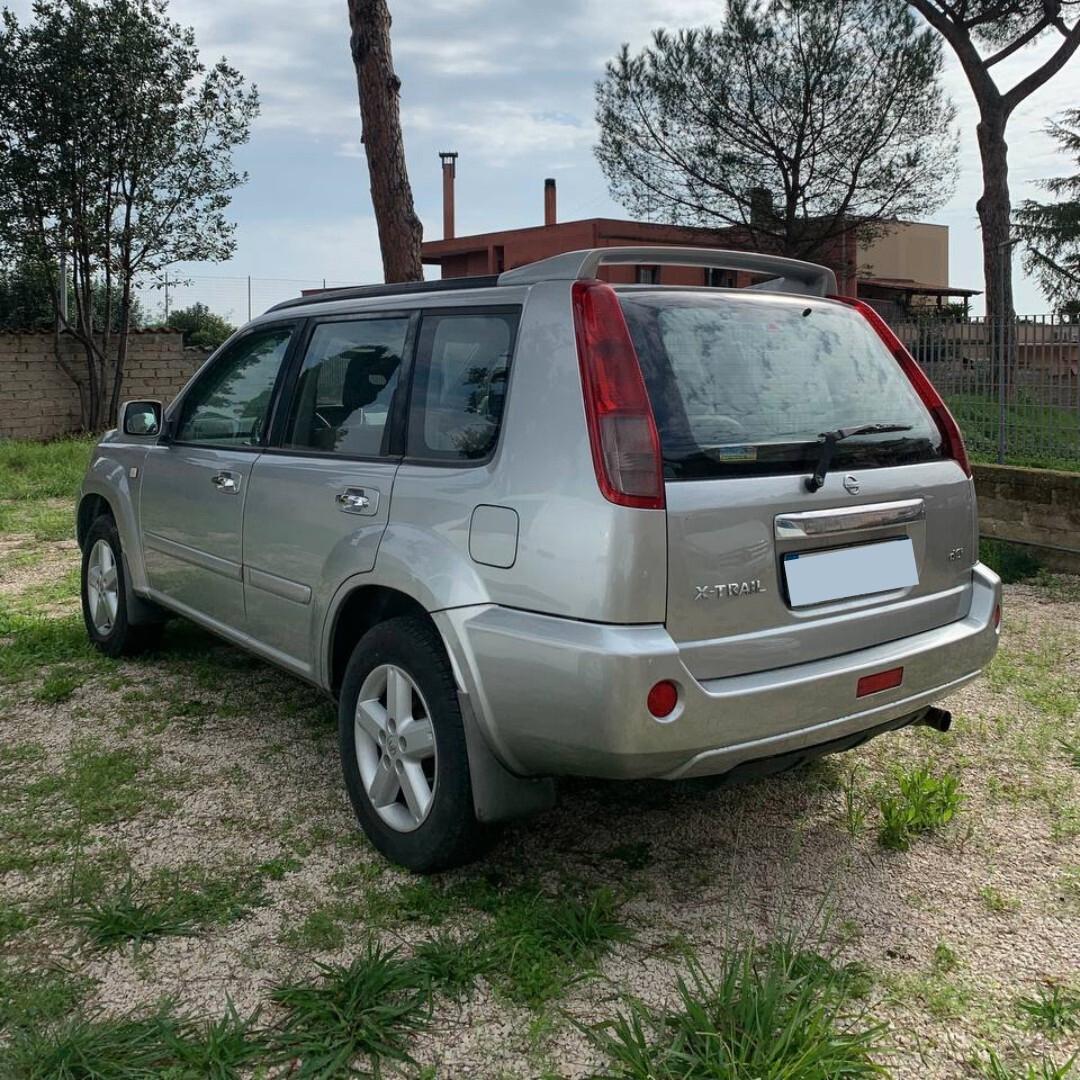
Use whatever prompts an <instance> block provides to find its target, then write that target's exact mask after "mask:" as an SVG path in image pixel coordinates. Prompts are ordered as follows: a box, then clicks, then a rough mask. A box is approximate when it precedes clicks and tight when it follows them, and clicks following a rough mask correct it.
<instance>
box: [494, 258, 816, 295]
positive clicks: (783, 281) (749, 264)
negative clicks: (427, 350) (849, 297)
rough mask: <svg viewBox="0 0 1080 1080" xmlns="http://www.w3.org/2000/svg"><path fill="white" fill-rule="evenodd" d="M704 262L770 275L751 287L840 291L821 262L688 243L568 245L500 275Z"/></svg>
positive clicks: (506, 278) (559, 275)
mask: <svg viewBox="0 0 1080 1080" xmlns="http://www.w3.org/2000/svg"><path fill="white" fill-rule="evenodd" d="M627 265H646V266H704V267H708V268H710V269H714V270H743V271H745V272H747V273H750V274H767V275H768V276H769V280H768V281H762V282H760V283H759V284H757V285H751V286H750V288H752V289H767V290H768V291H770V292H786V293H797V294H801V295H804V296H828V295H831V294H834V293H835V292H836V291H837V288H836V275H835V274H834V273H833V272H832V271H831V270H830V269H829V268H828V267H827V266H819V265H818V264H817V263H810V262H802V261H801V260H800V259H786V258H784V257H783V256H780V255H762V254H759V253H758V252H754V251H719V250H711V249H708V248H686V247H675V246H670V247H606V248H591V249H588V250H584V251H568V252H567V253H566V254H564V255H556V256H554V257H553V258H550V259H541V260H540V261H539V262H534V263H528V264H527V265H526V266H519V267H517V268H516V269H514V270H507V271H506V272H505V273H503V274H500V275H499V284H500V285H535V284H536V283H537V282H540V281H581V280H583V279H590V278H595V277H596V275H597V272H598V271H599V269H600V267H601V266H627Z"/></svg>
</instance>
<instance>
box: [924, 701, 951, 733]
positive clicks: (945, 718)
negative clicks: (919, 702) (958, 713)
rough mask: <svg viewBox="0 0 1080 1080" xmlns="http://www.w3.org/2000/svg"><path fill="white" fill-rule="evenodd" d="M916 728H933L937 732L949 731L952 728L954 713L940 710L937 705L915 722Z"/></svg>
mask: <svg viewBox="0 0 1080 1080" xmlns="http://www.w3.org/2000/svg"><path fill="white" fill-rule="evenodd" d="M915 726H916V727H931V728H933V729H934V730H935V731H942V732H945V731H948V730H949V728H951V727H952V713H951V712H949V710H948V709H939V708H938V707H937V706H936V705H931V706H930V708H929V709H927V710H926V712H924V713H923V714H922V716H920V717H919V719H918V720H916V721H915Z"/></svg>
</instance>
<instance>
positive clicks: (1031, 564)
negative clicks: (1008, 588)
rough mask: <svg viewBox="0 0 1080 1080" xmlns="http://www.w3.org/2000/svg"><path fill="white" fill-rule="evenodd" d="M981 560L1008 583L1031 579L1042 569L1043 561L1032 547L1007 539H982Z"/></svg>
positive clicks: (980, 546)
mask: <svg viewBox="0 0 1080 1080" xmlns="http://www.w3.org/2000/svg"><path fill="white" fill-rule="evenodd" d="M979 561H980V562H981V563H984V564H985V565H986V566H989V567H990V569H991V570H993V571H994V573H995V574H997V575H998V577H1000V578H1001V580H1002V581H1003V582H1005V584H1006V585H1014V584H1016V583H1017V582H1021V581H1031V580H1032V579H1033V578H1036V577H1038V576H1039V574H1040V572H1041V570H1042V563H1041V562H1039V560H1038V559H1037V558H1036V557H1035V555H1034V553H1033V552H1032V551H1031V549H1030V548H1028V547H1025V546H1024V545H1023V544H1010V543H1009V542H1008V541H1007V540H989V539H985V538H984V539H982V540H980V541H979Z"/></svg>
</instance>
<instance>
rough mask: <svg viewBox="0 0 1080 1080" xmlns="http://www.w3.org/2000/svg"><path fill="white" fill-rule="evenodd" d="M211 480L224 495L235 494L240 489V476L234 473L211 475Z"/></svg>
mask: <svg viewBox="0 0 1080 1080" xmlns="http://www.w3.org/2000/svg"><path fill="white" fill-rule="evenodd" d="M210 482H211V483H212V484H213V485H214V487H216V488H217V489H218V491H220V492H221V493H222V494H223V495H235V494H236V493H237V492H238V491H239V490H240V477H239V476H236V475H235V474H234V473H226V472H222V473H218V474H217V475H216V476H212V477H210Z"/></svg>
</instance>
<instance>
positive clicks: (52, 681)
mask: <svg viewBox="0 0 1080 1080" xmlns="http://www.w3.org/2000/svg"><path fill="white" fill-rule="evenodd" d="M84 681H85V676H83V675H81V674H79V673H78V672H76V671H74V670H73V669H72V668H70V667H66V666H60V667H58V668H55V669H54V670H52V671H50V672H49V673H48V674H47V675H46V676H45V678H44V679H42V680H41V685H40V686H39V687H38V688H37V690H35V691H34V698H35V699H36V700H37V701H41V702H44V703H45V704H46V705H58V704H59V703H60V702H61V701H67V699H68V698H69V697H71V695H72V694H74V693H75V691H76V690H78V689H79V687H80V686H82V684H83V682H84Z"/></svg>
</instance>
